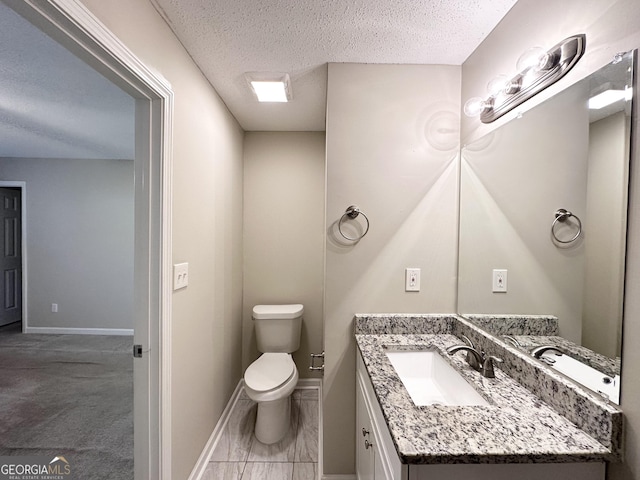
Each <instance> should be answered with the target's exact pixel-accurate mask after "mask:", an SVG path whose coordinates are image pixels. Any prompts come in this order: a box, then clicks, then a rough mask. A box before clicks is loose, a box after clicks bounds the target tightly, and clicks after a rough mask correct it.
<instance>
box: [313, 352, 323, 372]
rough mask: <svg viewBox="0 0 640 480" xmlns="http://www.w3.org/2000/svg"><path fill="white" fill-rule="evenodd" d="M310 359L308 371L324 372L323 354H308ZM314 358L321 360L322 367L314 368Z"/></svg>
mask: <svg viewBox="0 0 640 480" xmlns="http://www.w3.org/2000/svg"><path fill="white" fill-rule="evenodd" d="M309 356H310V357H311V362H310V363H311V365H310V366H309V370H319V371H321V372H324V352H322V353H311V354H309ZM316 358H322V365H320V366H316Z"/></svg>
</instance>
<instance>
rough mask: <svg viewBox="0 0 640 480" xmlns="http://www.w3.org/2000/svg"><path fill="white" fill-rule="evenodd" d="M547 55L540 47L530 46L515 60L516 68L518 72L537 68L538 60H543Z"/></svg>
mask: <svg viewBox="0 0 640 480" xmlns="http://www.w3.org/2000/svg"><path fill="white" fill-rule="evenodd" d="M546 55H547V51H546V50H545V49H544V48H542V47H531V48H530V49H528V50H526V51H525V52H524V53H523V54H522V55H520V58H518V61H517V62H516V68H517V69H518V71H519V72H524V71H525V70H529V69H530V68H538V66H539V65H540V62H541V61H543V60H544V57H545V56H546Z"/></svg>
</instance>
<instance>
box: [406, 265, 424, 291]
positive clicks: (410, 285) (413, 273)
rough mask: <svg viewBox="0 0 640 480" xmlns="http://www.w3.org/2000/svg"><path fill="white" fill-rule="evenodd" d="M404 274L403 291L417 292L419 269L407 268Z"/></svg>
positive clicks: (418, 287) (418, 289)
mask: <svg viewBox="0 0 640 480" xmlns="http://www.w3.org/2000/svg"><path fill="white" fill-rule="evenodd" d="M404 272H405V274H404V291H405V292H419V291H420V269H419V268H407V269H405V271H404Z"/></svg>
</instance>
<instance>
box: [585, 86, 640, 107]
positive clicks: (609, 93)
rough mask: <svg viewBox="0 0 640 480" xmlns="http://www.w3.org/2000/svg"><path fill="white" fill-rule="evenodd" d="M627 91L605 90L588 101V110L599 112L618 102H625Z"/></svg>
mask: <svg viewBox="0 0 640 480" xmlns="http://www.w3.org/2000/svg"><path fill="white" fill-rule="evenodd" d="M629 90H631V89H627V90H605V91H604V92H602V93H599V94H598V95H595V96H593V97H591V98H590V99H589V109H590V110H600V109H601V108H604V107H607V106H609V105H611V104H613V103H616V102H618V101H620V100H626V99H628V98H629V96H630V93H629Z"/></svg>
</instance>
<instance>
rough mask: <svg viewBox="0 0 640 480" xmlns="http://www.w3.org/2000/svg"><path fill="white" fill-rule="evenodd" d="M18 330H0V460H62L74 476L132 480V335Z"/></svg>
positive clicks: (15, 327)
mask: <svg viewBox="0 0 640 480" xmlns="http://www.w3.org/2000/svg"><path fill="white" fill-rule="evenodd" d="M20 328H21V327H20V324H14V325H8V326H6V327H1V328H0V456H2V455H11V456H16V455H46V456H51V457H52V458H53V456H56V455H57V456H64V457H65V458H66V459H67V461H68V462H69V464H70V465H71V468H72V471H73V472H74V476H73V478H76V479H79V480H92V479H96V480H100V479H109V480H120V479H122V480H125V479H132V478H133V357H132V355H131V347H132V337H121V336H93V335H39V334H22V333H21V332H20Z"/></svg>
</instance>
